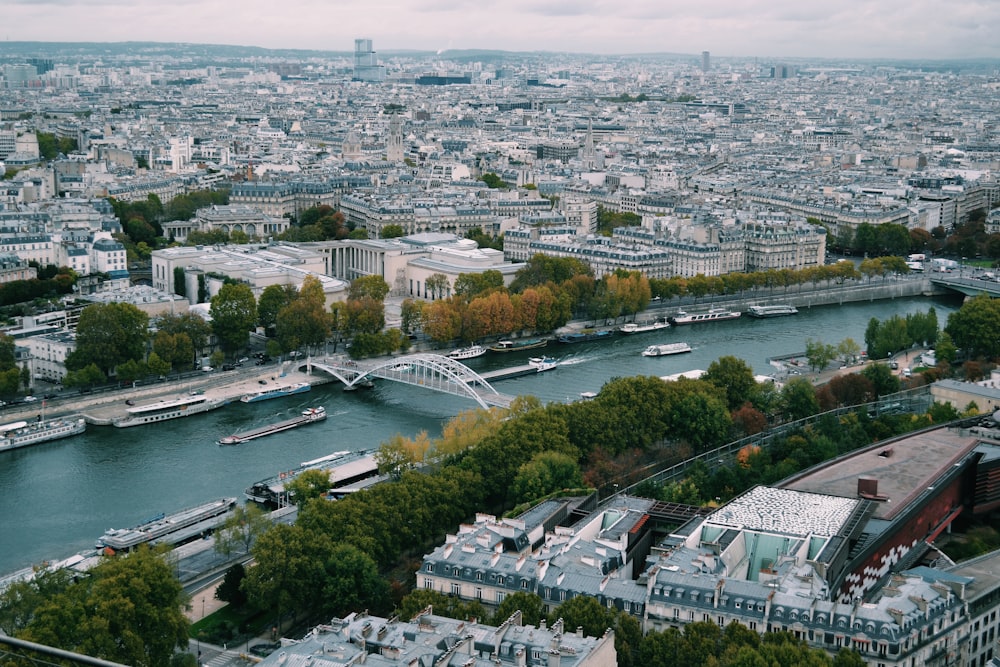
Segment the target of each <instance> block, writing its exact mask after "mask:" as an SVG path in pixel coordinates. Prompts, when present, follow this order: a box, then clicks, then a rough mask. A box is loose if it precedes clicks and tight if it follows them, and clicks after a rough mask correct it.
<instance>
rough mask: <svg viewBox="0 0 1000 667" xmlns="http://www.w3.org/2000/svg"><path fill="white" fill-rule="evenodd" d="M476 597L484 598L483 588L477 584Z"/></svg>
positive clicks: (478, 598)
mask: <svg viewBox="0 0 1000 667" xmlns="http://www.w3.org/2000/svg"><path fill="white" fill-rule="evenodd" d="M476 599H477V600H482V599H483V589H482V587H480V586H476Z"/></svg>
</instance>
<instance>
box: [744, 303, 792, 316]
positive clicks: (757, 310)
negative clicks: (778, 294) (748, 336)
mask: <svg viewBox="0 0 1000 667" xmlns="http://www.w3.org/2000/svg"><path fill="white" fill-rule="evenodd" d="M798 312H799V309H798V308H796V307H795V306H789V305H785V304H779V305H774V306H750V307H749V308H747V315H748V316H750V317H756V318H760V319H762V318H765V317H783V316H785V315H796V314H798Z"/></svg>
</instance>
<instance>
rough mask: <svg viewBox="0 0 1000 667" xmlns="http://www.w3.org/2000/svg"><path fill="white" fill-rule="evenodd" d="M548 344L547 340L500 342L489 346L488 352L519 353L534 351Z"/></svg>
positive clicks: (526, 339)
mask: <svg viewBox="0 0 1000 667" xmlns="http://www.w3.org/2000/svg"><path fill="white" fill-rule="evenodd" d="M548 344H549V340H548V339H547V338H525V339H523V340H500V341H497V343H496V345H490V347H489V350H490V352H519V351H521V350H535V349H538V348H540V347H545V346H546V345H548Z"/></svg>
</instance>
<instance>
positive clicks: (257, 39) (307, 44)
mask: <svg viewBox="0 0 1000 667" xmlns="http://www.w3.org/2000/svg"><path fill="white" fill-rule="evenodd" d="M0 19H2V20H0V39H5V40H12V41H22V40H26V41H33V40H40V41H94V42H120V41H133V40H139V41H158V42H196V43H212V44H243V45H251V46H263V47H268V48H309V49H329V50H334V51H350V50H353V48H354V39H355V38H357V37H367V38H371V39H372V40H374V48H375V50H376V51H388V50H393V49H428V50H442V49H449V48H454V49H470V48H484V49H503V50H511V51H529V50H530V51H534V50H547V51H571V52H588V53H648V52H675V53H700V52H701V51H711V52H712V54H713V56H719V57H725V56H761V57H768V56H771V57H781V56H784V57H810V56H813V57H838V58H839V57H842V58H961V57H1000V37H998V36H1000V2H998V1H997V0H951V2H941V1H940V0H835V1H829V2H821V1H820V0H506V1H501V2H488V1H486V0H395V1H393V0H389V1H387V0H235V1H234V0H229V1H228V2H222V1H221V0H0Z"/></svg>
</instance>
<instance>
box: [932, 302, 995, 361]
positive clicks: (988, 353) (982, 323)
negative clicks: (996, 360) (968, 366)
mask: <svg viewBox="0 0 1000 667" xmlns="http://www.w3.org/2000/svg"><path fill="white" fill-rule="evenodd" d="M945 331H946V332H947V333H948V335H949V336H951V339H952V340H953V341H954V343H955V345H956V346H957V347H958V348H960V349H963V350H967V351H968V352H969V353H970V354H971V355H972V356H976V357H979V356H982V357H997V356H1000V336H997V332H998V331H1000V299H991V298H990V297H989V296H987V295H985V294H980V295H979V296H975V297H973V298H971V299H968V300H967V301H966V302H965V303H963V304H962V307H961V308H959V309H958V311H956V312H954V313H952V314H951V315H949V316H948V325H947V326H946V327H945Z"/></svg>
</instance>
